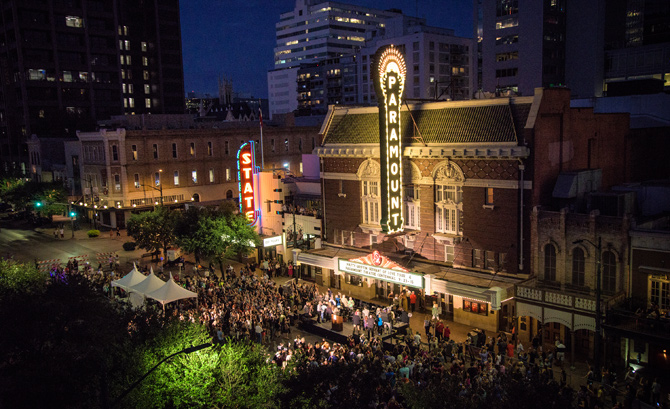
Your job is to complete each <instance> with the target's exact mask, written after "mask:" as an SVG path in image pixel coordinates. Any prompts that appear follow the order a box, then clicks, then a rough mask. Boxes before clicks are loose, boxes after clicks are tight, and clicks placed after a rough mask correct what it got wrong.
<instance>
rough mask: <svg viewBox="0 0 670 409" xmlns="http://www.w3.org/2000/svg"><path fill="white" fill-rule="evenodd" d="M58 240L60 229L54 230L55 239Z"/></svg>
mask: <svg viewBox="0 0 670 409" xmlns="http://www.w3.org/2000/svg"><path fill="white" fill-rule="evenodd" d="M57 238H58V229H54V239H57Z"/></svg>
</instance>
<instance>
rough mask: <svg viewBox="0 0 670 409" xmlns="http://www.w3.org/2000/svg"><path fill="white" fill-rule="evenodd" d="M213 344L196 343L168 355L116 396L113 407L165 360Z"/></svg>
mask: <svg viewBox="0 0 670 409" xmlns="http://www.w3.org/2000/svg"><path fill="white" fill-rule="evenodd" d="M211 346H212V344H211V343H206V344H200V345H196V346H193V347H189V348H184V349H182V350H181V351H177V352H175V353H174V354H172V355H168V356H166V357H165V358H163V359H162V360H161V361H160V362H158V363H157V364H156V365H154V367H153V368H151V369H149V372H147V373H145V374H144V375H142V377H141V378H140V379H138V380H137V381H135V383H133V384H132V385H130V388H128V389H126V390H125V391H124V392H123V393H122V394H121V395H120V396H119V397H118V398H116V400H115V401H114V402H113V403H112V406H111V407H112V408H114V407H116V406H117V405H118V404H119V403H121V401H122V400H123V398H125V397H126V395H128V394H129V393H130V392H131V391H132V390H133V389H135V388H136V387H137V386H138V385H139V384H140V383H142V381H143V380H144V379H145V378H146V377H147V376H149V374H151V373H152V372H153V371H155V370H156V368H158V367H159V366H160V365H161V364H162V363H163V362H165V361H167V360H169V359H170V358H172V357H175V356H177V355H179V354H192V353H193V352H197V351H200V350H201V349H205V348H209V347H211Z"/></svg>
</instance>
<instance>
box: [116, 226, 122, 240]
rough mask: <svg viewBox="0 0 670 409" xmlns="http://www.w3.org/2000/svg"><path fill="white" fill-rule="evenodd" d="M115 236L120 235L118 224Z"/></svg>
mask: <svg viewBox="0 0 670 409" xmlns="http://www.w3.org/2000/svg"><path fill="white" fill-rule="evenodd" d="M116 237H121V229H120V228H119V227H118V226H117V227H116Z"/></svg>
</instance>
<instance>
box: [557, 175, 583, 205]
mask: <svg viewBox="0 0 670 409" xmlns="http://www.w3.org/2000/svg"><path fill="white" fill-rule="evenodd" d="M576 181H577V174H576V173H561V174H560V175H558V179H556V185H554V192H553V193H552V196H553V197H556V198H559V199H572V198H573V197H576V196H577V183H576Z"/></svg>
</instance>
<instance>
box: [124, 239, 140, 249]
mask: <svg viewBox="0 0 670 409" xmlns="http://www.w3.org/2000/svg"><path fill="white" fill-rule="evenodd" d="M135 247H137V243H135V242H134V241H127V242H125V243H123V249H124V250H125V251H133V250H135Z"/></svg>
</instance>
